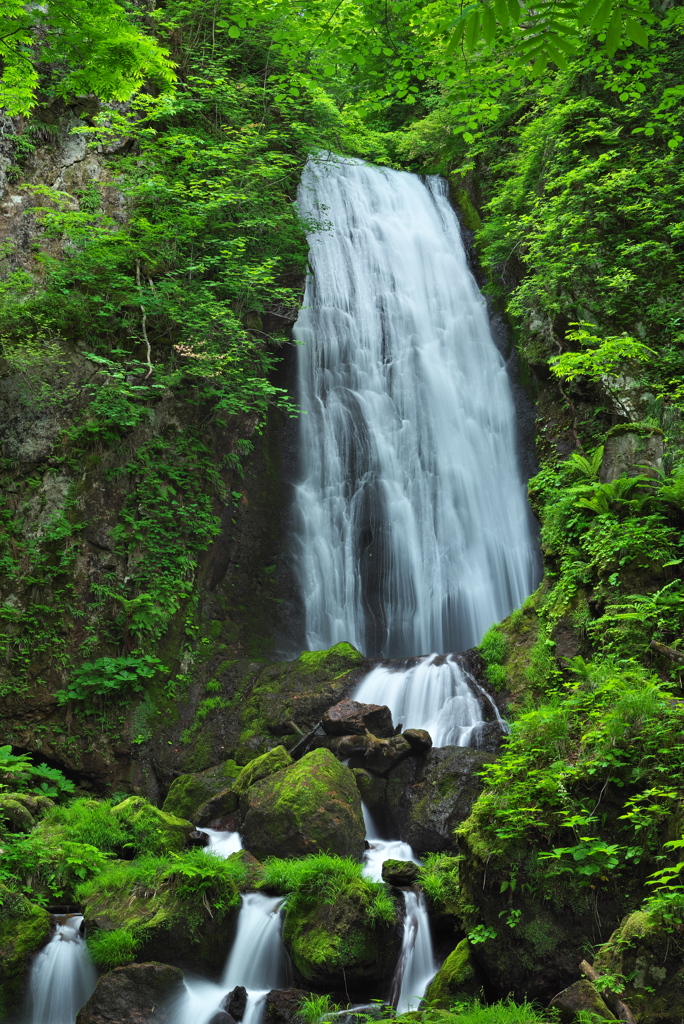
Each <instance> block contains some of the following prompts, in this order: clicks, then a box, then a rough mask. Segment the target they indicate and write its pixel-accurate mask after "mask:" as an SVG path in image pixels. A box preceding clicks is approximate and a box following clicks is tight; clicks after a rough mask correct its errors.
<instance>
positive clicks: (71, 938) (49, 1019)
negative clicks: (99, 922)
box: [26, 914, 97, 1024]
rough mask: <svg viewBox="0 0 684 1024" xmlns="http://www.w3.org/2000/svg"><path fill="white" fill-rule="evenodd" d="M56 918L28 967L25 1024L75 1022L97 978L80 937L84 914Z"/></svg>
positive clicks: (65, 1023)
mask: <svg viewBox="0 0 684 1024" xmlns="http://www.w3.org/2000/svg"><path fill="white" fill-rule="evenodd" d="M55 920H56V922H57V925H56V928H55V933H54V935H53V936H52V938H51V940H50V942H48V944H47V946H45V948H44V949H43V950H42V951H41V952H40V953H39V954H38V956H37V957H36V959H35V960H34V962H33V967H32V968H31V975H30V978H29V989H28V1008H27V1014H26V1019H27V1021H28V1024H74V1021H75V1020H76V1014H77V1013H78V1011H79V1010H80V1009H81V1007H82V1006H83V1004H84V1003H85V1002H86V1001H87V1000H88V999H89V997H90V996H91V995H92V993H93V991H94V989H95V985H96V982H97V973H96V971H95V967H94V966H93V962H92V960H91V959H90V954H89V952H88V947H87V945H86V943H85V940H84V938H83V918H82V917H81V916H80V915H77V914H69V915H64V916H59V917H57V918H56V919H55Z"/></svg>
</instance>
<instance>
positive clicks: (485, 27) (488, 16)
mask: <svg viewBox="0 0 684 1024" xmlns="http://www.w3.org/2000/svg"><path fill="white" fill-rule="evenodd" d="M482 36H483V38H484V40H485V42H486V43H493V42H494V39H495V38H496V18H495V17H494V11H493V10H492V8H491V7H485V8H484V10H483V11H482Z"/></svg>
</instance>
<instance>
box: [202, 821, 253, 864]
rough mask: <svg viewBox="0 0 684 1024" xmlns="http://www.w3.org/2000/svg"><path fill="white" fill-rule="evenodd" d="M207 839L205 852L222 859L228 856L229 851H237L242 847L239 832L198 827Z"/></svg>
mask: <svg viewBox="0 0 684 1024" xmlns="http://www.w3.org/2000/svg"><path fill="white" fill-rule="evenodd" d="M197 831H198V832H203V833H204V835H205V836H206V837H207V839H208V840H209V842H208V845H207V846H206V847H205V850H206V852H207V853H211V854H213V856H215V857H221V858H222V859H223V860H225V859H226V857H230V855H231V853H237V852H238V851H239V850H241V849H242V836H241V835H240V833H239V832H219V831H217V830H216V829H213V828H198V829H197Z"/></svg>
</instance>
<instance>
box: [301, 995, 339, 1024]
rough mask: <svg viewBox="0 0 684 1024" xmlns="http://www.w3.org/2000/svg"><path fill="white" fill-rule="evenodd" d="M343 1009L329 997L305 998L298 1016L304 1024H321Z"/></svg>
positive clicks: (311, 996)
mask: <svg viewBox="0 0 684 1024" xmlns="http://www.w3.org/2000/svg"><path fill="white" fill-rule="evenodd" d="M341 1009H342V1007H341V1006H340V1005H339V1004H338V1003H334V1002H333V1001H332V997H331V996H329V995H322V996H316V995H313V994H312V995H310V996H304V997H303V998H302V1000H301V1002H300V1004H299V1008H298V1010H297V1016H298V1017H299V1018H300V1019H301V1020H302V1022H303V1024H319V1022H321V1024H322V1022H323V1021H326V1020H328V1019H329V1018H330V1017H331V1016H332V1015H333V1014H338V1013H339V1011H340V1010H341Z"/></svg>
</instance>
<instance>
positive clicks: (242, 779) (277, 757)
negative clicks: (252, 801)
mask: <svg viewBox="0 0 684 1024" xmlns="http://www.w3.org/2000/svg"><path fill="white" fill-rule="evenodd" d="M292 763H293V761H292V758H291V757H290V755H289V754H288V752H287V750H286V749H285V747H283V746H280V747H273V749H272V750H267V751H266V753H265V754H261V755H260V756H259V757H255V758H254V759H253V760H252V761H250V762H249V764H247V765H245V767H244V768H243V769H242V771H241V772H240V774H239V775H238V777H237V779H236V780H235V783H234V784H233V792H234V793H236V794H237V796H238V797H240V796H242V794H243V793H246V792H247V790H248V789H249V787H250V786H253V785H254V783H255V782H261V780H262V779H267V778H268V776H269V775H274V774H275V773H276V772H279V771H282V769H283V768H289V767H290V765H291V764H292Z"/></svg>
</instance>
